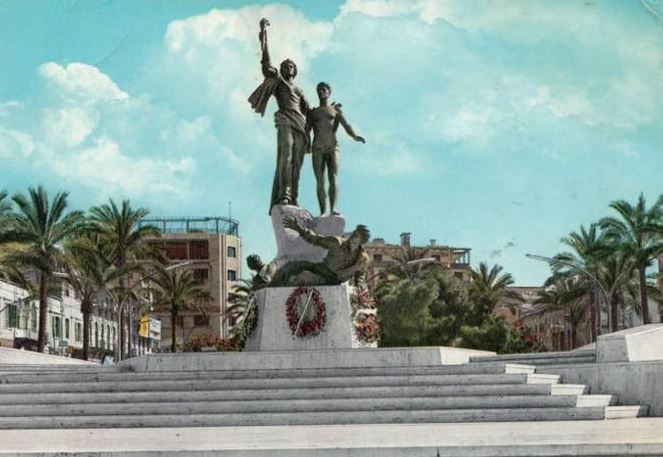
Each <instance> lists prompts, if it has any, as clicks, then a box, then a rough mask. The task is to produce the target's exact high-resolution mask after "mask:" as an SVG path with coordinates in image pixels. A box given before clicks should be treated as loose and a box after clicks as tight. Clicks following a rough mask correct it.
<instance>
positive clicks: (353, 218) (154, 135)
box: [0, 0, 663, 285]
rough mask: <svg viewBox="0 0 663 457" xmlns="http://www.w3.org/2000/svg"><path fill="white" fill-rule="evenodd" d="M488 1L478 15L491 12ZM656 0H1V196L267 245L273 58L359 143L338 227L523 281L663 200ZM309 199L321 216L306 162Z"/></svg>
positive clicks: (345, 157)
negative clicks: (235, 223) (47, 197)
mask: <svg viewBox="0 0 663 457" xmlns="http://www.w3.org/2000/svg"><path fill="white" fill-rule="evenodd" d="M488 5H490V7H488ZM659 11H663V6H661V2H660V1H658V0H646V1H644V0H643V1H635V0H634V1H628V0H613V1H607V0H593V1H582V0H570V1H564V0H559V1H555V2H552V1H548V0H539V1H528V2H522V1H497V0H495V1H491V2H490V3H488V2H483V1H471V0H346V1H324V2H310V1H305V0H302V1H298V2H282V3H278V4H276V3H274V4H271V3H266V2H261V3H258V2H242V1H223V2H221V1H207V0H188V1H184V0H181V1H175V0H171V1H156V0H144V1H140V2H136V1H129V0H126V1H119V0H86V1H82V0H79V1H74V0H61V1H52V2H42V1H36V0H25V1H18V0H3V1H2V2H0V38H1V39H0V62H2V68H1V69H0V188H5V189H7V190H9V191H11V192H15V191H23V190H25V189H26V188H27V186H28V185H37V184H43V185H45V186H46V187H47V188H48V189H49V190H51V191H53V192H54V191H56V190H60V189H65V190H68V191H69V192H70V194H71V202H72V206H74V207H77V208H87V207H89V206H91V205H94V204H99V203H101V202H104V201H105V200H106V199H107V198H109V197H112V198H114V199H118V200H119V199H121V198H129V199H131V201H132V202H133V203H134V204H135V205H141V206H145V207H148V208H149V209H150V210H151V213H152V214H153V215H155V216H166V215H168V216H173V215H192V216H193V215H224V216H225V215H228V212H229V202H231V201H232V216H233V217H234V218H237V219H238V220H239V221H240V232H241V235H242V237H243V240H244V254H249V253H252V252H256V253H259V254H261V255H262V257H263V258H270V257H271V256H273V255H274V254H275V243H274V241H273V239H272V231H271V224H270V220H269V218H268V216H267V210H268V208H267V206H268V202H269V193H270V190H271V179H272V174H273V169H274V162H275V129H274V127H273V121H272V117H271V116H272V114H271V113H272V112H273V111H274V110H275V109H276V108H275V104H274V102H272V103H270V105H269V107H268V114H267V115H266V116H265V117H264V118H260V116H258V115H256V114H254V113H253V112H252V111H251V109H250V107H249V105H248V103H246V98H247V96H248V94H250V93H251V91H252V90H253V89H254V88H255V86H257V85H258V84H259V83H260V82H261V76H260V68H259V59H260V56H259V52H258V51H259V45H258V40H257V23H258V20H259V19H260V18H261V17H263V16H266V17H268V18H269V19H270V20H271V23H272V26H271V27H270V30H269V33H270V46H271V50H272V56H273V60H274V61H275V62H280V61H281V60H282V59H283V58H286V57H291V58H293V59H294V60H295V61H296V62H297V64H298V66H299V76H298V77H297V81H298V85H299V86H300V87H302V89H303V90H304V91H305V93H306V94H307V96H308V98H309V100H310V101H311V102H316V101H317V100H316V97H315V84H316V83H317V82H318V81H320V80H325V81H328V82H329V83H330V84H331V85H332V90H333V93H332V98H333V99H334V100H336V101H339V102H341V103H343V106H344V112H345V114H346V117H347V118H348V120H349V121H350V123H351V124H352V125H353V127H354V128H355V130H356V131H357V132H358V133H359V134H361V135H362V136H364V137H365V138H366V140H367V142H366V144H365V145H361V144H358V143H355V142H353V141H352V140H350V139H349V138H347V137H345V136H344V134H343V133H342V132H339V136H340V137H341V154H342V158H341V169H340V178H339V179H340V188H341V193H340V197H339V201H340V204H339V207H340V210H341V211H342V213H343V214H344V215H345V217H346V219H347V221H348V225H355V224H357V223H364V224H366V225H368V226H369V227H370V228H371V230H372V232H373V235H374V236H379V237H383V238H386V239H387V240H388V241H392V242H397V240H398V235H399V234H400V233H401V232H404V231H409V232H412V238H413V242H414V243H418V244H425V243H427V242H428V240H429V239H433V238H434V239H437V241H438V243H441V244H448V245H453V246H463V247H470V248H472V260H473V263H474V264H477V263H478V262H479V261H486V262H489V263H499V264H501V265H503V266H504V267H505V269H506V270H507V271H509V272H511V273H512V274H513V275H514V276H515V278H516V280H517V283H518V284H519V285H535V284H539V283H541V282H542V281H543V280H544V279H545V278H546V276H547V273H548V272H547V267H546V266H545V265H541V264H538V263H536V262H533V261H531V260H528V259H526V258H525V253H528V252H531V253H537V254H542V255H552V254H555V253H556V252H559V250H560V249H561V246H560V244H559V239H560V238H561V237H562V236H564V235H566V234H567V233H568V232H569V231H571V230H576V229H578V227H579V226H580V224H588V223H590V222H592V221H595V220H597V219H598V218H600V217H601V216H603V215H606V214H608V212H609V210H608V203H609V202H610V201H612V200H615V199H622V198H623V199H627V200H630V201H635V200H636V198H637V196H638V194H639V193H640V192H643V193H644V194H645V196H646V197H647V198H648V200H649V201H653V200H654V199H655V198H657V197H658V195H660V194H661V193H662V192H663V185H661V182H662V181H663V180H662V179H661V171H662V170H663V128H661V126H662V125H663V104H662V103H661V100H663V85H662V80H663V71H662V70H663V67H662V65H663V22H662V21H661V19H660V17H659V16H657V13H658V12H659ZM302 173H303V182H302V184H301V190H300V195H302V196H303V197H302V201H301V202H300V203H301V204H302V205H303V206H305V207H306V208H308V209H309V210H311V211H312V212H317V203H316V200H315V189H314V179H313V174H312V171H311V163H310V158H307V159H306V162H305V163H304V168H303V171H302Z"/></svg>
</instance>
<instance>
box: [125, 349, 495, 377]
mask: <svg viewBox="0 0 663 457" xmlns="http://www.w3.org/2000/svg"><path fill="white" fill-rule="evenodd" d="M479 355H494V353H493V352H488V351H475V350H472V349H460V348H448V347H413V348H365V349H318V350H312V351H259V352H190V353H182V354H149V355H143V356H140V357H134V358H132V359H128V360H123V361H122V362H120V365H125V366H131V367H133V369H134V370H136V371H179V370H182V371H185V370H252V369H277V368H283V369H299V368H352V367H389V366H426V365H457V364H461V363H466V362H468V361H469V359H470V357H471V356H479Z"/></svg>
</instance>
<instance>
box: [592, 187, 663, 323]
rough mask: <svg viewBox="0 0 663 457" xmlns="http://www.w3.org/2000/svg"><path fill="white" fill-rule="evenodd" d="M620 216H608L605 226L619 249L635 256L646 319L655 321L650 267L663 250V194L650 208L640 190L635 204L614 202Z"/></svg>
mask: <svg viewBox="0 0 663 457" xmlns="http://www.w3.org/2000/svg"><path fill="white" fill-rule="evenodd" d="M610 208H612V209H613V210H615V211H616V212H617V217H612V216H609V217H604V218H603V219H601V222H600V223H601V227H602V228H603V229H604V230H605V232H606V236H607V237H608V239H610V240H611V241H613V243H614V246H615V249H620V250H622V251H624V253H625V254H626V255H628V256H630V257H632V258H633V260H634V264H635V268H636V270H637V271H638V281H639V287H640V309H641V312H642V321H643V323H645V324H649V323H651V317H650V315H649V303H648V302H647V267H648V266H650V265H651V263H652V261H653V260H654V259H655V258H656V256H658V255H659V254H660V253H661V252H663V195H662V196H660V197H659V198H658V200H657V201H656V203H654V205H653V206H652V207H651V208H647V204H646V201H645V197H644V196H643V195H642V194H640V197H639V198H638V201H637V203H636V204H635V205H631V204H630V203H629V202H627V201H625V200H617V201H613V202H612V203H610Z"/></svg>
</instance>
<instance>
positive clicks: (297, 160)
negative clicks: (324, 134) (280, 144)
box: [290, 129, 306, 206]
mask: <svg viewBox="0 0 663 457" xmlns="http://www.w3.org/2000/svg"><path fill="white" fill-rule="evenodd" d="M290 132H291V133H290V134H291V138H292V153H291V160H292V169H291V170H292V172H291V176H292V181H291V182H292V184H291V186H292V188H291V195H292V204H293V205H296V206H297V205H298V203H297V197H298V196H299V173H300V171H301V170H302V164H303V163H304V154H305V153H306V137H305V136H304V134H303V133H301V132H297V131H295V130H293V129H291V130H290Z"/></svg>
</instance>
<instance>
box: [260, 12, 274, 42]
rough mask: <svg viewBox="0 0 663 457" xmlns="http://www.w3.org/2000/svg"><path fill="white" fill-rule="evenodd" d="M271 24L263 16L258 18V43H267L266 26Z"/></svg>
mask: <svg viewBox="0 0 663 457" xmlns="http://www.w3.org/2000/svg"><path fill="white" fill-rule="evenodd" d="M270 25H271V24H270V23H269V20H268V19H267V18H265V17H263V18H262V19H260V33H259V34H258V39H259V40H260V43H262V44H263V46H264V45H265V43H267V27H269V26H270Z"/></svg>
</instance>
